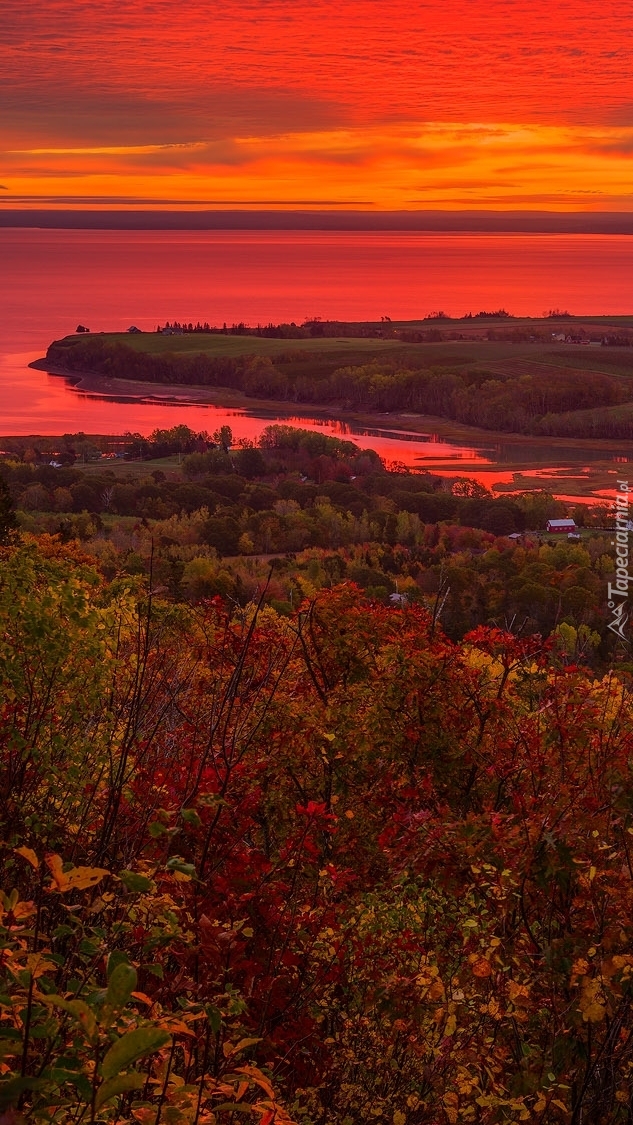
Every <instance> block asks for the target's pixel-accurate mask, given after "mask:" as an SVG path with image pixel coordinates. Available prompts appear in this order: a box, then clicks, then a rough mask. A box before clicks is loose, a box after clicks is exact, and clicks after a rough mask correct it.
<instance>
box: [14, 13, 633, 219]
mask: <svg viewBox="0 0 633 1125" xmlns="http://www.w3.org/2000/svg"><path fill="white" fill-rule="evenodd" d="M3 41H4V47H3V48H2V52H3V54H4V66H3V71H4V73H5V74H7V75H9V76H10V79H9V83H8V87H9V90H8V95H9V96H7V93H6V92H5V107H6V108H5V113H4V116H3V123H2V149H3V169H2V177H1V188H0V199H1V201H2V203H3V204H4V206H5V207H11V206H15V207H24V206H32V207H51V206H53V207H55V206H60V207H72V208H81V207H95V206H96V207H108V208H112V207H114V208H116V207H141V206H142V207H152V206H158V207H162V208H165V207H170V208H200V207H209V206H210V207H216V208H223V207H225V208H226V207H229V208H234V207H238V208H239V207H243V208H254V207H256V208H260V207H264V208H265V207H267V206H270V207H277V208H279V207H281V208H290V209H292V208H302V207H303V208H305V207H315V208H341V207H343V208H345V207H351V208H360V209H363V210H369V211H371V210H397V209H410V210H415V209H423V208H445V209H449V210H450V209H463V208H469V209H470V208H474V209H487V208H489V209H497V210H507V209H515V208H516V209H535V210H539V209H540V210H561V211H565V210H581V211H582V210H585V211H605V210H613V211H629V210H631V209H632V204H633V175H632V171H631V158H632V155H633V109H632V106H633V79H632V76H631V67H630V59H631V55H632V53H633V12H632V9H631V7H630V5H629V4H628V3H626V2H622V0H610V2H609V0H607V2H606V3H603V4H601V5H596V4H595V3H594V0H577V2H575V3H573V4H572V3H568V2H565V0H556V2H554V3H549V2H547V0H517V2H512V0H491V2H489V3H486V4H485V5H484V4H479V3H473V2H472V0H449V2H448V3H444V4H440V3H439V2H438V0H430V2H429V3H426V4H418V5H415V6H413V7H412V5H411V4H410V3H408V2H405V0H390V2H386V3H370V2H365V3H361V2H359V0H351V2H350V0H348V2H345V3H337V4H334V3H332V2H331V0H320V2H319V0H317V2H316V3H310V4H308V3H306V2H304V0H300V2H292V3H291V2H290V0H269V2H261V0H260V2H258V3H254V2H249V0H232V2H227V3H223V4H217V5H213V6H211V5H209V4H204V3H193V2H191V0H189V2H186V3H185V4H183V5H180V6H178V7H177V8H175V7H174V6H173V5H172V4H171V3H168V2H167V0H131V2H129V3H126V4H125V5H119V6H116V5H113V4H111V3H109V2H108V0H93V2H92V3H89V4H86V5H78V4H76V3H75V2H74V0H34V2H33V3H32V4H29V5H24V4H23V3H22V2H21V0H9V3H8V5H6V6H5V18H4V28H3ZM5 90H6V85H5Z"/></svg>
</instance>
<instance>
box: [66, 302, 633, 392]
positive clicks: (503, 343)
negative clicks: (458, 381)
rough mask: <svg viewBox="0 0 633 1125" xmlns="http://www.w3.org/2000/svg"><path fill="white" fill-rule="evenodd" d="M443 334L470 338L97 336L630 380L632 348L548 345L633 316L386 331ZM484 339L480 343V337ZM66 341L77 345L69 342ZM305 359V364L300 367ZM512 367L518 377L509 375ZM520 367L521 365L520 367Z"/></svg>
mask: <svg viewBox="0 0 633 1125" xmlns="http://www.w3.org/2000/svg"><path fill="white" fill-rule="evenodd" d="M434 325H435V326H436V327H441V330H442V331H443V333H444V334H445V335H446V334H447V333H448V332H451V333H459V332H463V333H464V334H465V335H466V334H468V336H469V338H466V339H460V340H447V339H444V340H441V341H437V342H432V343H431V342H423V343H410V342H408V341H404V340H401V339H387V338H377V337H372V338H363V337H343V336H339V337H314V338H310V339H305V340H279V339H268V338H264V337H260V336H224V335H222V334H217V335H216V334H210V335H207V334H205V333H192V334H188V335H183V336H162V335H160V334H159V333H156V332H143V333H138V334H135V333H127V332H112V333H102V334H100V336H99V338H100V339H103V340H104V341H105V342H108V343H110V342H111V343H120V344H123V345H125V346H126V347H129V348H131V349H133V350H134V351H138V352H145V353H147V354H149V355H164V356H168V355H174V356H178V355H196V354H204V355H208V356H217V357H220V356H231V357H237V356H243V355H262V356H270V357H271V358H272V359H275V360H277V361H278V362H279V361H281V365H282V366H283V368H284V369H287V370H289V371H291V370H292V369H293V368H297V369H300V368H301V369H303V368H304V366H305V367H306V368H309V367H310V366H311V364H312V363H314V362H316V363H317V364H318V366H319V367H323V368H331V369H332V370H333V369H334V368H335V367H336V366H345V365H346V364H351V365H357V364H362V363H368V362H371V360H374V359H375V360H379V361H383V362H387V361H391V362H397V361H398V360H401V361H402V362H403V363H406V362H407V361H409V362H413V364H414V366H418V365H419V366H424V367H426V366H443V367H444V366H449V367H453V368H459V367H462V366H463V367H467V366H471V367H472V366H473V365H476V366H477V367H484V368H490V369H491V370H493V371H494V370H498V371H499V373H500V374H502V373H505V374H516V375H519V376H520V375H521V374H524V373H533V374H535V373H536V368H537V366H540V367H546V368H547V370H548V372H550V371H551V372H552V374H553V373H554V370H555V369H556V368H565V369H569V368H572V369H574V370H576V371H594V372H602V373H604V374H607V375H613V376H616V377H620V378H625V379H628V378H632V377H633V348H631V347H608V348H604V347H583V346H578V345H574V344H562V343H558V342H554V341H552V340H551V334H552V333H553V332H555V331H559V330H560V331H562V330H568V331H573V332H580V331H585V332H588V333H591V332H595V329H596V328H600V329H602V330H605V331H606V330H607V329H610V330H611V331H612V332H613V331H615V332H617V331H618V330H619V329H624V328H629V329H633V316H631V317H593V318H591V317H583V318H579V319H578V320H573V321H570V320H564V321H560V322H557V321H554V320H549V319H547V320H539V321H528V320H512V321H508V320H491V321H484V322H477V321H468V320H466V321H450V322H449V321H437V322H432V321H419V322H414V323H407V324H406V325H405V324H399V323H398V324H396V323H393V324H391V325H389V326H388V327H386V326H385V327H384V328H383V330H384V331H385V333H386V332H389V331H398V330H399V329H401V328H408V329H412V330H417V329H420V330H422V331H427V330H428V329H429V328H430V327H433V326H434ZM527 328H529V329H530V330H532V331H533V332H534V333H535V334H536V333H538V334H540V335H544V334H545V333H546V334H547V335H546V338H542V339H538V338H537V339H534V340H531V341H530V340H519V341H516V340H511V339H509V338H505V339H499V340H487V339H484V338H483V335H484V333H486V332H487V331H488V330H489V329H493V330H495V331H497V330H499V331H501V330H503V331H504V332H505V333H509V332H511V331H514V330H519V329H527ZM478 333H481V336H478V335H477V334H478ZM67 339H69V340H70V339H76V337H68V338H67ZM302 356H305V359H304V360H302ZM515 365H516V371H515V370H513V369H512V368H513V367H514V366H515ZM524 365H525V366H524Z"/></svg>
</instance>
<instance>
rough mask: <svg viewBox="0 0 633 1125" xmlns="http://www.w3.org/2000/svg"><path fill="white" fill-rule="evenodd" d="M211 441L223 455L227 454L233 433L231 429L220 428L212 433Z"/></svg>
mask: <svg viewBox="0 0 633 1125" xmlns="http://www.w3.org/2000/svg"><path fill="white" fill-rule="evenodd" d="M213 440H214V442H215V444H216V445H219V446H220V448H221V449H223V450H224V452H225V453H228V451H229V449H230V448H231V446H232V445H233V431H232V429H231V427H230V426H220V427H219V429H217V430H215V431H214V433H213Z"/></svg>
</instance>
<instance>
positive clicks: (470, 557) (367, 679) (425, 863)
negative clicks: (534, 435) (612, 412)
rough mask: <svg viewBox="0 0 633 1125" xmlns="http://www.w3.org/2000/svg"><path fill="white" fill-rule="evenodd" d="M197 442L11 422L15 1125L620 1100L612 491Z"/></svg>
mask: <svg viewBox="0 0 633 1125" xmlns="http://www.w3.org/2000/svg"><path fill="white" fill-rule="evenodd" d="M185 429H186V428H184V427H176V428H174V429H173V430H170V431H157V432H155V433H154V434H153V435H152V437H151V438H150V439H148V440H147V441H146V442H145V445H143V444H142V441H143V439H139V438H138V437H137V436H135V435H129V436H128V446H129V449H130V451H131V453H133V455H134V456H135V457H136V458H137V460H135V461H134V462H125V463H123V462H122V463H121V464H117V465H116V467H115V466H114V465H112V467H111V468H109V467H108V462H104V461H103V459H100V449H99V445H100V444H101V445H105V444H106V443H105V441H103V440H101V439H98V438H87V437H86V435H67V436H66V437H65V438H63V439H58V440H56V450H55V457H56V459H57V466H58V467H54V466H52V465H51V464H50V463H48V462H50V460H51V459H52V458H51V454H50V450H45V449H44V443H43V442H42V443H40V445H38V443H37V441H35V440H34V439H33V440H31V439H29V440H30V442H31V443H30V444H28V445H27V444H25V443H22V444H20V442H18V441H15V442H13V443H10V442H7V441H3V445H4V447H5V455H4V459H3V461H2V463H0V480H1V482H2V483H1V484H0V539H1V541H2V545H1V546H0V617H1V620H2V627H1V628H0V677H1V682H2V690H1V695H0V792H2V795H3V801H2V804H1V806H0V846H1V848H2V863H1V864H0V869H1V871H2V879H1V891H0V936H1V937H2V946H1V947H0V948H1V950H2V953H1V961H0V1122H2V1125H24V1123H26V1122H31V1121H33V1122H59V1123H60V1125H79V1123H81V1125H86V1123H89V1122H90V1123H97V1122H99V1123H101V1125H127V1123H132V1122H140V1123H141V1125H161V1123H165V1125H179V1123H181V1122H182V1123H188V1125H216V1123H217V1125H236V1123H238V1122H244V1123H249V1122H250V1123H252V1125H365V1123H366V1122H371V1121H375V1122H377V1123H379V1125H381V1123H382V1125H461V1123H462V1122H463V1123H475V1125H497V1123H506V1122H512V1123H514V1122H521V1121H526V1122H536V1123H542V1125H567V1123H573V1125H603V1123H604V1125H607V1123H614V1125H620V1123H622V1125H625V1123H629V1122H630V1121H631V1109H630V1107H631V1104H632V1102H633V1005H632V1002H633V944H632V943H633V778H632V776H631V758H632V752H633V710H632V706H631V704H632V700H633V681H632V678H631V676H632V672H633V665H631V663H630V662H629V661H630V652H629V647H628V646H627V645H625V644H622V643H620V642H618V643H617V644H616V643H615V640H614V638H613V634H611V633H609V630H608V628H607V614H608V610H607V609H606V605H605V587H606V583H607V581H608V578H609V575H610V574H612V573H613V570H614V556H613V546H612V543H611V539H612V535H613V533H612V532H611V533H610V532H609V531H608V530H604V529H602V528H601V526H600V525H601V524H602V523H604V520H605V518H606V516H605V513H604V512H602V513H591V512H589V511H587V513H586V515H585V516H584V517H583V520H584V523H585V524H586V525H587V526H585V527H584V528H583V529H582V537H581V539H580V541H579V542H568V541H567V540H566V539H564V540H563V541H556V540H555V539H553V538H552V537H549V536H547V535H545V534H544V533H543V532H542V528H543V526H544V522H545V520H546V519H547V518H550V517H551V516H555V515H559V514H562V513H561V509H560V505H559V502H557V501H555V500H553V498H552V497H551V496H550V495H548V494H547V493H533V494H528V493H526V494H524V495H521V496H513V497H512V499H511V500H509V499H504V500H503V501H498V500H494V499H493V498H492V497H491V496H490V495H488V494H486V492H485V490H484V489H482V488H481V486H478V485H477V483H476V482H474V481H469V480H467V479H465V480H462V481H458V482H456V483H452V482H446V481H442V480H441V479H440V478H436V477H431V476H430V475H428V474H417V473H409V472H406V471H404V470H403V467H400V469H399V471H397V470H398V467H397V466H396V467H393V469H394V470H395V471H390V472H387V471H386V470H385V468H384V467H383V466H382V464H381V463H380V462H379V461H378V459H377V458H376V457H375V455H372V454H371V452H368V451H366V450H358V448H357V447H356V446H354V445H352V444H351V443H346V442H342V441H339V440H338V439H334V438H328V437H326V436H325V435H323V434H318V433H317V434H315V433H311V432H307V431H299V430H291V429H290V427H284V426H272V427H270V428H269V429H268V431H267V432H266V433H265V434H264V436H263V438H262V441H261V443H260V445H259V446H258V447H254V446H248V445H242V446H241V447H239V446H237V447H234V446H233V441H232V435H231V434H230V432H227V430H226V429H225V430H223V431H218V433H217V434H215V435H213V437H212V439H210V440H208V435H206V436H205V435H196V434H193V433H191V432H190V431H188V432H187V433H184V430H185ZM139 441H140V442H141V446H140V447H139ZM11 444H12V448H11V449H8V446H9V445H11ZM94 451H96V453H95V452H94ZM175 451H177V460H178V461H180V464H179V465H178V464H176V465H174V455H175ZM169 457H172V460H171V461H169ZM93 458H94V459H93ZM143 458H145V459H143ZM157 458H160V460H157ZM159 466H160V467H159ZM577 519H578V521H579V522H581V513H578V516H577ZM510 534H515V535H518V538H515V539H510V538H508V536H509V535H510ZM394 595H395V597H394Z"/></svg>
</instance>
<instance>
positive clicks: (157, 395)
mask: <svg viewBox="0 0 633 1125" xmlns="http://www.w3.org/2000/svg"><path fill="white" fill-rule="evenodd" d="M28 366H29V367H31V368H33V369H34V370H36V371H45V372H46V373H47V374H48V375H54V376H59V377H60V378H64V379H67V380H68V382H69V383H71V384H72V385H73V389H74V390H76V391H78V392H79V393H80V394H85V395H88V396H94V397H97V398H111V399H113V400H116V401H119V402H121V401H123V402H144V403H156V404H161V405H165V406H168V405H170V404H173V405H182V404H184V403H189V404H192V405H200V406H204V405H208V406H217V407H222V406H224V407H229V408H232V409H235V410H243V411H244V413H245V414H249V413H251V414H256V415H257V416H258V417H261V416H262V415H266V414H270V415H271V416H278V415H286V416H287V417H289V418H292V417H295V416H296V415H297V414H305V415H311V416H314V417H316V418H323V419H324V420H325V419H331V420H335V421H341V422H347V423H350V424H353V425H358V426H364V427H367V428H368V429H380V430H382V431H386V430H394V431H396V432H397V431H407V432H409V433H414V434H420V436H423V435H424V436H428V435H430V434H437V435H438V436H439V437H440V438H446V439H449V438H450V439H451V440H452V441H455V442H463V443H464V444H467V445H470V446H488V447H489V448H490V447H492V446H495V445H500V444H511V445H515V446H517V447H518V448H524V449H525V450H526V453H527V452H528V451H529V449H530V448H531V447H533V446H534V445H535V444H537V443H538V444H544V443H546V444H547V445H548V446H549V447H550V448H551V449H552V451H555V450H558V451H560V455H561V456H564V454H565V451H566V450H572V449H574V450H577V449H578V447H579V445H580V446H582V448H583V449H588V450H595V451H596V452H604V453H605V455H607V456H608V455H609V454H612V453H618V452H619V451H621V450H622V447H623V444H625V443H624V442H623V441H622V440H618V439H614V438H561V437H550V438H547V439H543V438H538V437H535V436H534V435H531V434H517V433H511V432H508V431H505V430H484V429H481V428H479V427H477V426H468V425H466V424H464V423H462V422H456V421H452V420H450V419H447V418H441V417H437V416H435V415H429V414H417V413H414V412H411V411H398V412H393V413H384V414H377V413H371V412H370V411H355V410H346V409H345V408H344V407H338V408H337V407H331V406H323V405H320V406H317V405H315V404H314V403H288V402H287V401H283V400H279V399H258V398H250V397H248V396H246V395H244V394H242V393H240V392H239V391H236V390H233V389H232V388H230V387H206V386H201V385H200V384H187V385H183V384H178V383H164V384H163V383H161V384H156V383H146V382H143V381H142V380H132V379H115V378H113V377H111V376H107V375H101V374H99V373H98V372H95V371H68V370H65V369H64V368H62V367H58V366H56V365H55V364H51V363H50V361H49V360H47V359H46V358H45V357H43V358H42V359H36V360H32V362H31V363H29V365H28ZM148 387H152V388H156V390H152V392H150V393H148ZM531 460H532V459H531V458H526V463H527V462H528V461H530V462H531Z"/></svg>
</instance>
